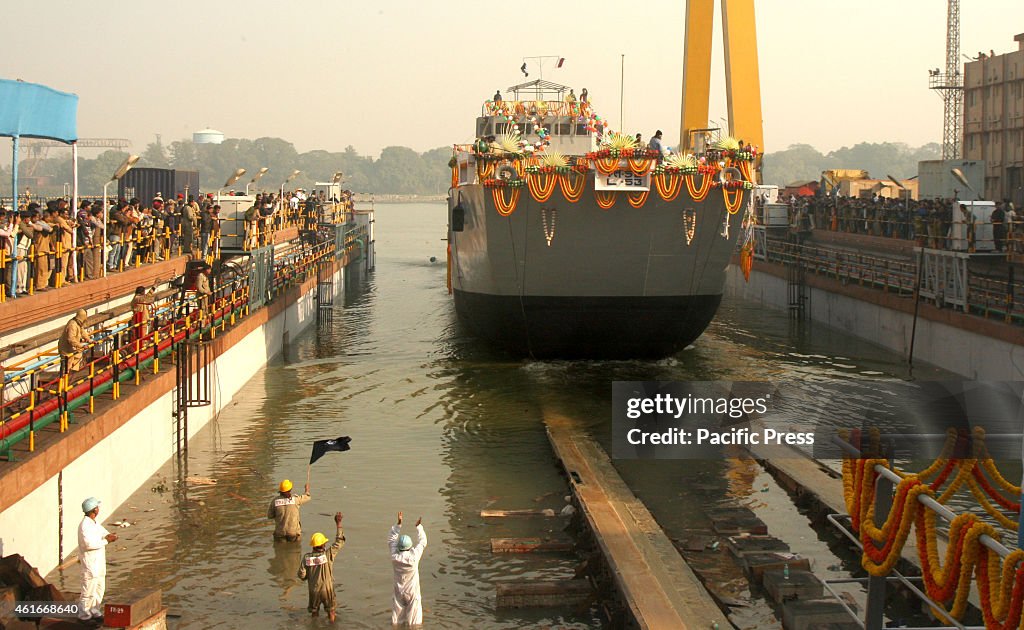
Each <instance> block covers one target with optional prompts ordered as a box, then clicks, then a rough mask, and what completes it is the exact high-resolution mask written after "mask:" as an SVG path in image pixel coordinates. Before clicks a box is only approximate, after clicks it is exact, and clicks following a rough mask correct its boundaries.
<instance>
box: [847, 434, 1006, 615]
mask: <svg viewBox="0 0 1024 630" xmlns="http://www.w3.org/2000/svg"><path fill="white" fill-rule="evenodd" d="M844 437H845V436H844ZM962 437H963V436H960V435H958V434H957V432H956V431H955V430H951V431H949V432H947V440H946V445H945V446H944V448H943V452H942V454H941V455H940V456H939V457H938V458H937V459H936V460H935V461H934V462H932V464H931V465H929V466H928V467H927V468H926V469H925V470H923V471H921V473H919V474H916V475H914V474H906V473H903V472H901V471H898V470H893V472H895V473H896V474H898V475H899V476H901V477H902V479H901V481H900V483H899V484H898V485H897V487H896V492H895V497H894V499H893V503H892V506H893V507H892V509H891V510H890V513H889V515H888V516H887V517H886V519H885V522H884V523H883V524H882V526H881V527H878V526H877V525H876V522H875V510H874V505H875V483H876V480H877V478H878V472H877V471H876V470H875V467H876V465H882V466H888V461H887V460H885V459H872V458H868V459H858V460H853V459H850V458H848V457H846V458H844V459H843V496H844V499H845V501H846V508H847V511H848V512H849V514H850V520H851V526H852V527H853V530H854V531H855V532H858V534H859V537H860V541H861V543H862V544H863V555H862V557H861V565H862V566H863V567H864V569H865V570H867V571H868V573H869V574H871V575H873V576H876V577H882V576H885V575H888V574H889V573H890V572H891V571H892V569H893V567H894V566H895V564H896V562H897V561H898V560H899V558H900V556H901V554H902V552H903V548H904V545H905V543H906V540H907V537H908V534H909V531H910V527H911V525H913V526H914V528H915V531H916V540H917V554H918V559H919V561H920V563H921V568H922V574H923V577H924V585H925V592H926V593H927V594H928V596H929V597H930V598H931V599H932V600H934V601H936V602H940V603H942V604H944V605H947V606H948V607H949V609H948V611H947V610H945V609H943V610H937V611H936V612H938V613H939V616H940V617H942V616H949V617H952V618H953V619H961V618H962V617H963V615H964V613H965V611H966V608H967V599H968V596H969V594H970V591H971V575H972V573H973V574H974V576H975V578H976V579H977V580H978V592H979V594H980V604H981V608H982V614H983V615H984V618H985V625H986V627H991V628H1005V629H1007V630H1009V629H1010V628H1020V627H1024V618H1022V610H1024V564H1022V563H1024V550H1020V549H1018V550H1016V551H1012V552H1011V553H1010V554H1009V555H1007V556H1006V557H1005V558H1003V559H1002V562H1001V566H1000V560H999V558H998V556H997V555H995V554H994V553H992V552H991V551H990V550H988V549H987V548H985V547H984V546H983V545H982V544H981V536H983V535H987V536H989V537H991V538H992V539H994V540H998V539H999V533H998V532H997V531H996V529H995V528H994V527H993V526H992V525H990V524H988V523H985V522H983V521H981V520H980V518H979V517H978V515H976V514H972V513H965V514H960V515H958V516H957V517H956V518H954V519H953V521H952V522H951V523H950V526H949V534H948V537H947V538H948V541H949V544H948V546H947V548H946V553H945V556H944V558H943V560H942V561H940V559H939V552H938V542H937V537H938V534H937V532H936V518H935V517H936V514H935V512H933V511H932V510H929V509H926V508H925V507H924V506H923V505H922V504H921V503H920V501H919V499H918V497H919V496H920V495H922V494H925V495H928V496H931V497H933V498H935V500H937V501H939V502H944V501H945V500H948V499H949V498H950V497H951V496H952V495H953V494H954V493H955V491H956V489H957V488H959V487H961V486H962V484H963V483H965V482H966V483H967V484H968V485H970V486H971V490H972V493H973V494H974V495H975V497H978V498H979V501H981V497H983V496H985V495H986V494H990V495H991V496H992V497H993V498H994V499H996V497H997V496H999V495H998V493H997V492H996V491H995V489H994V488H992V487H991V486H990V485H988V484H987V481H986V482H982V481H980V480H981V479H984V476H983V475H982V474H981V473H982V471H983V470H984V471H987V472H989V475H990V476H992V477H993V478H994V479H996V480H997V481H996V483H997V484H998V485H1000V486H1001V487H1002V488H1003V490H1004V491H1006V492H1010V493H1014V494H1017V493H1019V491H1020V488H1018V487H1017V486H1014V485H1013V484H1011V483H1009V482H1007V481H1006V480H1005V479H1004V478H1003V477H1002V475H1000V474H999V473H998V471H997V470H996V468H995V464H994V462H992V460H991V458H990V457H986V456H987V450H986V449H985V447H984V441H983V440H984V431H983V430H981V429H976V430H975V432H974V449H973V457H972V458H971V459H954V458H950V455H951V454H952V453H953V450H954V447H955V446H956V445H957V443H958V442H959V441H960V439H961V438H962ZM877 438H878V433H877V431H872V432H871V437H870V439H871V441H872V443H875V444H877V442H878V439H877ZM874 452H877V450H875V451H874ZM979 457H980V458H981V459H980V461H981V462H982V465H981V466H980V467H979V466H977V465H976V464H977V463H978V461H979V459H978V458H979ZM954 468H957V469H958V470H957V475H956V477H955V478H954V479H953V481H951V482H950V484H949V487H948V488H947V489H946V490H945V491H944V492H943V493H942V494H941V495H939V496H936V492H937V491H938V489H939V488H940V487H941V486H942V484H943V483H945V482H946V481H947V480H948V479H949V476H950V475H951V473H952V471H953V469H954ZM993 471H994V472H993ZM932 475H937V476H936V478H935V480H934V481H932V483H930V484H929V483H925V482H924V479H927V478H928V477H931V476H932ZM1000 479H1001V480H1002V481H999V480H1000ZM1017 496H1019V494H1018V495H1017ZM1002 499H1003V500H1002V501H1000V500H999V499H996V501H997V502H998V503H1000V505H1003V506H1004V507H1007V509H1010V510H1013V509H1014V507H1015V508H1016V510H1018V511H1019V510H1020V505H1019V504H1018V503H1014V502H1013V501H1009V500H1006V499H1005V497H1002ZM981 502H982V505H983V506H984V507H985V509H986V511H987V512H989V514H991V515H993V516H995V515H996V514H1000V515H1001V513H1000V512H999V510H997V509H996V508H994V506H991V504H990V503H989V502H988V501H987V500H985V501H981ZM1001 516H1002V515H1001ZM1004 518H1005V517H1004ZM878 545H881V547H879V546H878Z"/></svg>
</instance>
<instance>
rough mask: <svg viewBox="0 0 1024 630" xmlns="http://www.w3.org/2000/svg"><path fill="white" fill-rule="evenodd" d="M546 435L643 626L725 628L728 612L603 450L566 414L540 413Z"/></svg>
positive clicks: (633, 611) (636, 618) (622, 592)
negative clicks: (720, 605) (680, 553)
mask: <svg viewBox="0 0 1024 630" xmlns="http://www.w3.org/2000/svg"><path fill="white" fill-rule="evenodd" d="M544 422H545V424H546V426H547V432H548V439H549V440H550V442H551V446H552V447H553V448H554V451H555V455H556V456H557V457H558V459H559V460H561V462H562V465H563V466H564V467H565V471H566V473H567V475H568V477H569V485H570V487H571V488H572V491H573V493H574V494H575V496H576V498H577V500H578V501H579V505H580V509H581V511H582V513H583V515H584V517H585V518H586V519H587V523H588V524H589V526H590V529H591V530H592V531H593V534H594V539H595V540H596V541H597V543H598V545H599V547H600V548H601V551H602V553H603V554H604V557H605V560H606V561H607V563H608V566H609V567H610V569H611V573H612V575H613V576H614V578H615V582H616V586H617V588H618V591H619V592H620V593H621V595H622V598H623V602H624V604H625V605H626V606H627V607H628V609H629V611H630V613H631V614H632V616H633V618H634V620H635V621H636V625H637V626H639V627H641V628H715V627H717V628H729V627H731V624H730V623H729V620H728V619H727V618H726V616H725V614H724V613H723V612H722V611H721V610H720V609H719V608H718V606H717V605H716V604H715V602H714V601H713V600H712V598H711V595H710V594H709V593H708V592H707V590H706V589H705V588H704V585H703V584H701V582H700V580H699V579H698V578H697V576H696V575H695V574H694V572H693V571H692V570H691V569H690V567H689V566H688V565H687V564H686V561H684V560H683V558H682V556H680V555H679V552H678V551H676V549H675V547H674V546H673V544H672V542H671V541H670V540H669V538H668V536H666V535H665V532H664V531H662V529H661V527H660V526H659V525H658V523H657V522H656V521H655V520H654V517H653V516H651V513H650V512H649V511H648V510H647V508H646V507H644V505H643V503H641V501H640V500H639V499H637V498H636V496H634V495H633V493H632V492H631V491H630V490H629V488H628V487H627V486H626V483H625V482H624V481H623V480H622V478H621V477H620V476H619V474H618V472H616V471H615V468H614V467H613V466H612V463H611V460H610V459H609V458H608V455H607V454H606V453H605V451H604V450H603V449H602V448H601V446H600V445H598V444H597V443H596V442H595V441H594V439H593V438H591V437H590V436H588V435H586V433H585V432H583V431H582V430H581V429H579V428H578V427H577V426H576V425H575V424H574V423H573V421H572V420H571V419H569V418H566V417H564V416H561V415H557V414H545V418H544Z"/></svg>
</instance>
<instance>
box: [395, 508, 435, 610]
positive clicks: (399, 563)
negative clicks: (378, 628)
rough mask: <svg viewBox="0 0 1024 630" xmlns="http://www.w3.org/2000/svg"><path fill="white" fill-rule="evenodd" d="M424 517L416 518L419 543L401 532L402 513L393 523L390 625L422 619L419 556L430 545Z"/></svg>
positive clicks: (421, 555) (420, 556)
mask: <svg viewBox="0 0 1024 630" xmlns="http://www.w3.org/2000/svg"><path fill="white" fill-rule="evenodd" d="M422 523H423V517H422V516H421V517H420V518H419V520H417V521H416V544H415V545H413V544H412V539H411V538H409V537H408V536H406V535H405V534H402V533H401V532H402V513H401V512H399V513H398V523H396V524H395V525H392V526H391V534H390V535H389V536H388V547H389V548H390V549H391V566H392V568H394V570H395V592H394V597H393V599H392V602H391V625H393V626H397V625H399V624H405V625H409V626H418V625H421V624H422V623H423V599H422V598H421V597H420V558H422V557H423V550H424V549H426V548H427V533H426V532H425V531H423V524H422Z"/></svg>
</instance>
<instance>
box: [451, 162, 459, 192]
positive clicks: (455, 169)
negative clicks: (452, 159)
mask: <svg viewBox="0 0 1024 630" xmlns="http://www.w3.org/2000/svg"><path fill="white" fill-rule="evenodd" d="M458 187H459V167H458V166H454V167H452V188H458Z"/></svg>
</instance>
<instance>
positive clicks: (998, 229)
mask: <svg viewBox="0 0 1024 630" xmlns="http://www.w3.org/2000/svg"><path fill="white" fill-rule="evenodd" d="M990 220H991V221H992V240H993V241H995V246H996V251H997V252H1001V251H1003V245H1004V244H1005V243H1006V211H1005V210H1003V202H1001V201H1000V202H999V203H997V204H996V207H995V210H993V211H992V215H991V219H990Z"/></svg>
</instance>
